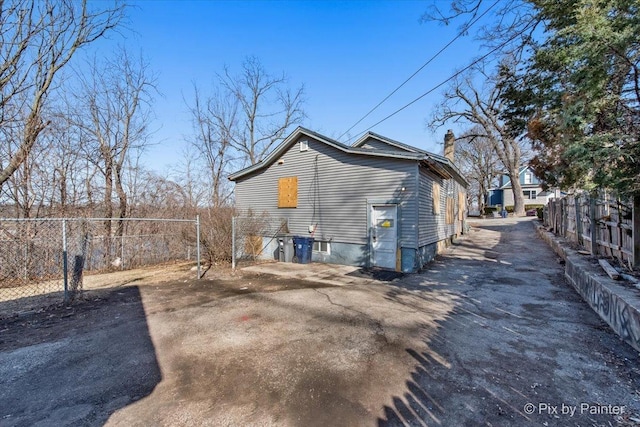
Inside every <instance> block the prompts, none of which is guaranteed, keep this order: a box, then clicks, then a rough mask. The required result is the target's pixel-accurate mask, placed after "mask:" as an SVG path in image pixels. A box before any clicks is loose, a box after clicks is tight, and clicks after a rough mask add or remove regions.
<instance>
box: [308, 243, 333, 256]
mask: <svg viewBox="0 0 640 427" xmlns="http://www.w3.org/2000/svg"><path fill="white" fill-rule="evenodd" d="M316 245H317V249H316ZM323 245H324V247H325V248H324V249H325V250H322V246H323ZM312 251H313V252H317V253H322V254H327V255H331V242H330V241H328V240H314V241H313V249H312Z"/></svg>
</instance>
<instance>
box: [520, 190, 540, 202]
mask: <svg viewBox="0 0 640 427" xmlns="http://www.w3.org/2000/svg"><path fill="white" fill-rule="evenodd" d="M522 195H523V196H524V198H525V199H528V200H535V198H536V196H537V193H536V190H524V191H523V192H522Z"/></svg>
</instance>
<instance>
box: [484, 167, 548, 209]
mask: <svg viewBox="0 0 640 427" xmlns="http://www.w3.org/2000/svg"><path fill="white" fill-rule="evenodd" d="M519 177H520V185H521V186H522V195H523V196H524V204H525V205H546V204H547V202H548V201H549V200H551V199H555V198H557V197H560V191H559V190H556V189H548V190H543V189H542V182H541V181H540V180H539V179H538V177H537V176H535V174H534V173H533V170H532V169H531V168H530V167H529V166H523V167H521V168H520V173H519ZM513 205H514V201H513V190H512V186H511V179H510V178H509V176H508V175H501V176H500V177H499V178H498V186H497V187H496V188H494V189H491V190H489V198H488V200H487V206H502V207H504V206H513Z"/></svg>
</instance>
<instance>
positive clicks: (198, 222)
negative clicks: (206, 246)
mask: <svg viewBox="0 0 640 427" xmlns="http://www.w3.org/2000/svg"><path fill="white" fill-rule="evenodd" d="M196 262H197V264H198V279H200V215H196Z"/></svg>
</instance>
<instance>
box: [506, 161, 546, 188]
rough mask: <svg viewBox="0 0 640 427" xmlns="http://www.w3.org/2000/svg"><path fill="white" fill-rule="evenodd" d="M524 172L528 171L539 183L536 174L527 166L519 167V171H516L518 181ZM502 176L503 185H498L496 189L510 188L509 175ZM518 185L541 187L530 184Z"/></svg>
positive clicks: (539, 183) (536, 184) (538, 184)
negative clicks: (503, 179) (503, 178)
mask: <svg viewBox="0 0 640 427" xmlns="http://www.w3.org/2000/svg"><path fill="white" fill-rule="evenodd" d="M526 171H529V173H531V175H532V176H534V177H535V178H536V179H537V180H538V181H540V179H539V178H538V177H537V176H536V174H535V173H534V172H533V171H532V170H531V167H530V166H529V165H524V166H520V170H519V171H518V179H520V176H521V175H522V174H523V173H525V172H526ZM502 176H503V177H505V178H506V179H505V182H504V184H502V185H500V186H499V187H498V188H511V178H509V175H507V174H502ZM520 185H521V186H522V187H541V186H542V183H541V182H535V183H534V182H532V183H531V184H520Z"/></svg>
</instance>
